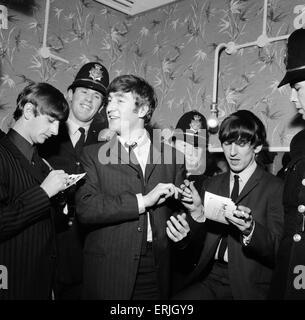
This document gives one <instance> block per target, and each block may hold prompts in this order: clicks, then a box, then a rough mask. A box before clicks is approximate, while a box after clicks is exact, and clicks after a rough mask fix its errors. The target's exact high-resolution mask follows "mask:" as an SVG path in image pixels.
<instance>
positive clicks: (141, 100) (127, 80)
mask: <svg viewBox="0 0 305 320" xmlns="http://www.w3.org/2000/svg"><path fill="white" fill-rule="evenodd" d="M119 91H121V92H131V93H132V94H133V96H134V98H135V100H136V106H137V108H140V107H142V106H144V105H147V106H148V108H149V110H148V112H147V114H146V115H145V118H144V120H145V123H148V122H149V121H150V119H151V117H152V114H153V112H154V111H155V109H156V107H157V104H158V99H157V95H156V93H155V90H154V88H153V87H152V86H151V85H150V84H149V83H148V82H147V81H146V80H144V79H143V78H141V77H137V76H134V75H122V76H118V77H116V78H115V79H113V80H112V81H111V83H110V85H109V87H108V90H107V96H109V94H110V93H111V92H119Z"/></svg>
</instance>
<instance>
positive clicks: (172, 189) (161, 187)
mask: <svg viewBox="0 0 305 320" xmlns="http://www.w3.org/2000/svg"><path fill="white" fill-rule="evenodd" d="M179 192H180V193H181V192H182V190H180V189H179V188H177V187H176V186H175V185H174V184H172V183H158V184H157V185H156V186H155V187H154V188H153V189H152V190H151V191H150V192H149V193H148V194H146V195H145V196H144V195H143V201H144V206H145V208H149V207H152V206H154V205H159V204H162V203H163V202H164V201H165V200H166V199H167V198H169V197H172V196H174V197H175V199H178V195H179Z"/></svg>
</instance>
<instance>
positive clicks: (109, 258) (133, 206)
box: [76, 75, 185, 300]
mask: <svg viewBox="0 0 305 320" xmlns="http://www.w3.org/2000/svg"><path fill="white" fill-rule="evenodd" d="M156 104H157V100H156V95H155V92H154V89H153V88H152V87H151V86H150V85H149V84H148V83H147V82H146V81H145V80H144V79H142V78H139V77H136V76H133V75H124V76H119V77H117V78H115V79H114V80H113V81H112V82H111V84H110V85H109V88H108V104H107V117H108V122H109V128H110V129H111V130H113V131H114V132H116V135H115V136H114V137H113V138H112V139H111V140H110V141H109V142H107V143H99V144H97V145H92V146H89V147H86V148H85V149H84V152H83V154H82V158H81V161H82V164H83V166H84V169H85V171H86V172H87V175H86V181H85V183H84V185H82V186H81V187H80V189H79V190H78V192H77V194H76V208H77V214H78V217H79V219H80V221H81V222H83V223H85V224H87V225H90V226H91V227H92V230H91V232H90V233H89V234H88V235H87V238H86V241H85V248H84V298H85V299H124V300H127V299H133V300H138V299H144V300H152V299H164V298H168V296H169V285H170V274H169V270H170V252H169V249H170V242H169V240H168V239H167V236H166V232H165V227H166V220H167V219H168V218H169V216H170V215H171V214H173V213H174V212H175V207H176V205H177V200H175V199H174V198H173V197H172V196H173V195H174V196H175V198H177V197H178V189H177V188H176V187H175V185H180V184H181V182H183V179H184V177H185V166H184V163H183V162H184V159H183V155H182V156H181V157H180V160H182V161H181V164H176V156H177V155H176V151H175V149H173V148H172V147H171V146H169V145H164V144H161V141H160V140H158V141H157V138H156V136H155V135H154V139H153V140H151V139H152V138H150V137H149V135H148V132H147V131H146V130H145V129H144V125H145V124H147V123H148V122H149V121H150V118H151V116H152V113H153V111H154V110H155V108H156ZM158 142H160V143H159V144H158ZM179 154H180V153H179Z"/></svg>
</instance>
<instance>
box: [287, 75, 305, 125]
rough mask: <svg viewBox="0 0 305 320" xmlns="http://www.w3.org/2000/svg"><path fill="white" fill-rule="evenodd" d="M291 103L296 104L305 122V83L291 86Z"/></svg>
mask: <svg viewBox="0 0 305 320" xmlns="http://www.w3.org/2000/svg"><path fill="white" fill-rule="evenodd" d="M290 101H291V102H293V103H294V106H295V107H296V109H297V112H298V113H299V114H301V115H302V118H303V119H304V120H305V81H301V82H297V83H295V84H293V85H291V96H290Z"/></svg>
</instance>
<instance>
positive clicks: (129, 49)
mask: <svg viewBox="0 0 305 320" xmlns="http://www.w3.org/2000/svg"><path fill="white" fill-rule="evenodd" d="M32 3H33V4H34V6H35V9H34V11H33V14H27V15H25V14H23V13H21V12H19V11H16V10H14V9H10V8H9V9H8V29H0V59H1V65H2V70H1V88H0V128H2V129H3V130H4V131H7V128H8V127H9V126H10V124H11V122H12V112H13V111H14V109H15V101H16V98H17V95H18V93H19V92H20V91H21V90H22V88H23V87H24V86H25V85H26V84H27V83H28V82H29V81H47V82H49V83H51V84H52V85H54V86H55V87H57V88H58V89H60V90H62V91H63V92H64V93H66V88H67V87H68V86H69V85H70V84H71V82H72V79H73V77H74V76H75V74H76V72H77V70H78V69H79V68H80V66H81V65H82V64H84V63H86V62H89V61H99V62H101V63H102V64H104V65H105V66H106V67H107V68H108V69H109V73H110V77H111V79H112V78H114V77H115V76H117V75H120V74H125V73H133V74H137V75H140V76H142V77H144V78H146V79H147V80H148V81H149V82H150V83H151V84H153V86H154V87H155V89H156V91H157V94H158V98H159V107H158V109H157V110H156V112H155V114H154V117H153V121H154V123H155V125H156V126H157V127H159V128H171V127H175V125H176V123H177V121H178V119H179V118H180V117H181V115H182V114H183V113H184V112H187V111H190V110H193V109H196V110H198V111H199V112H201V113H203V114H204V115H205V116H206V117H208V116H209V115H210V106H211V102H212V90H213V72H214V53H215V49H216V47H217V46H218V45H219V44H220V43H229V42H234V43H236V44H243V43H248V42H251V41H255V40H256V39H257V38H258V37H259V36H260V34H261V33H262V24H263V15H264V1H263V0H181V1H178V2H174V3H173V4H170V5H166V6H163V7H161V8H159V9H155V10H152V11H149V12H147V13H143V14H140V15H137V16H134V17H129V16H127V15H125V14H123V13H120V12H117V11H115V10H112V9H110V8H108V7H106V6H104V5H102V4H100V3H98V2H96V1H94V0H65V1H61V0H53V1H52V0H51V1H50V15H49V23H48V33H47V34H45V43H44V41H43V38H44V21H45V3H46V1H45V0H36V1H32ZM0 4H1V0H0ZM298 5H304V6H305V0H304V3H302V2H301V0H289V1H287V0H269V1H268V11H267V12H268V14H267V20H266V33H267V34H268V36H270V37H278V36H281V35H288V34H290V33H291V32H292V31H293V30H294V29H295V28H296V27H299V25H298V22H299V21H302V19H301V17H300V14H298V12H297V11H294V10H296V9H295V7H296V6H298ZM304 21H305V19H304ZM285 45H286V41H285V40H282V41H276V42H273V43H270V44H269V45H266V46H263V47H258V46H251V47H248V48H243V49H240V50H238V51H237V52H236V53H235V54H227V53H226V52H223V53H222V54H221V56H220V64H219V79H218V108H219V119H220V121H221V120H222V119H224V117H225V116H226V115H228V114H230V113H231V112H234V111H236V110H238V109H248V110H251V111H253V112H254V113H255V114H256V115H257V116H259V117H260V118H261V119H262V121H263V122H264V124H265V126H266V128H267V132H268V142H269V145H270V146H271V147H272V149H273V150H285V149H287V147H288V146H289V142H290V140H291V138H292V136H293V135H294V134H295V133H296V132H297V131H298V130H300V128H301V123H302V122H301V121H299V118H298V117H297V116H296V112H295V110H294V107H293V106H292V104H291V103H290V101H289V94H290V88H289V86H284V87H282V88H280V89H278V88H277V85H278V83H279V81H280V80H281V78H282V77H283V75H284V71H285V66H284V55H285ZM43 47H49V48H50V51H49V52H47V54H45V55H44V54H43V51H41V48H43ZM51 55H55V56H58V57H60V58H61V59H60V60H57V59H52V58H51ZM46 56H49V57H46ZM65 60H66V62H65ZM210 143H211V147H212V148H217V147H218V146H219V142H218V139H217V136H216V135H214V136H213V137H212V139H211V140H210Z"/></svg>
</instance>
